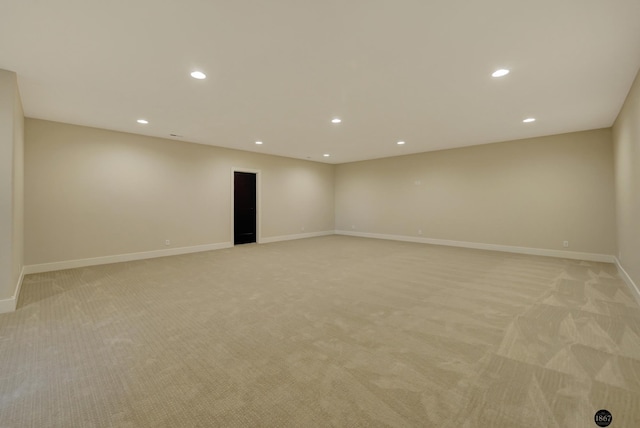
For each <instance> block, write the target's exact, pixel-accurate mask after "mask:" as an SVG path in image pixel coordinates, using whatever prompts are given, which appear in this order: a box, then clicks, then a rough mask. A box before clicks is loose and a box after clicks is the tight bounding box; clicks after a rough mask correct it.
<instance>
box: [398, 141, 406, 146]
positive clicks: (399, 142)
mask: <svg viewBox="0 0 640 428" xmlns="http://www.w3.org/2000/svg"><path fill="white" fill-rule="evenodd" d="M396 144H397V145H399V146H402V145H403V144H404V141H398V142H397V143H396Z"/></svg>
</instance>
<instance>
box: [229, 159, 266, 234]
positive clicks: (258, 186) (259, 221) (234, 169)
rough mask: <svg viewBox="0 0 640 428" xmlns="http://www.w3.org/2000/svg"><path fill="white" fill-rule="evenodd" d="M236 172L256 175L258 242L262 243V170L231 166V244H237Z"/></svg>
mask: <svg viewBox="0 0 640 428" xmlns="http://www.w3.org/2000/svg"><path fill="white" fill-rule="evenodd" d="M236 172H248V173H250V174H255V175H256V244H260V243H261V241H262V234H261V231H262V207H261V204H260V195H261V194H262V186H261V184H260V183H261V179H260V175H261V173H262V172H261V171H260V170H259V169H251V168H242V167H235V166H234V167H232V168H231V204H230V205H231V216H230V219H231V241H230V242H231V245H232V246H235V244H234V242H235V224H234V223H235V222H234V199H235V195H234V193H235V173H236Z"/></svg>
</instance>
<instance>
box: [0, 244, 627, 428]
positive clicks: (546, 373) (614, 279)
mask: <svg viewBox="0 0 640 428" xmlns="http://www.w3.org/2000/svg"><path fill="white" fill-rule="evenodd" d="M0 367H1V370H0V426H1V427H82V428H89V427H217V426H220V427H241V426H242V427H243V426H286V427H316V426H317V427H326V426H336V427H377V426H393V427H410V426H416V427H456V428H460V427H498V428H500V427H505V428H517V427H539V428H552V427H563V428H564V427H596V425H595V423H594V421H593V416H594V414H595V412H596V411H598V410H599V409H608V410H609V411H610V412H611V413H612V415H613V423H612V425H611V427H616V428H619V427H630V428H631V427H640V308H639V307H638V305H637V303H636V302H635V301H634V299H633V297H632V295H631V293H630V292H629V291H628V290H627V288H626V286H625V284H624V283H623V282H622V280H621V279H619V277H618V276H617V274H616V269H615V267H614V266H613V265H611V264H603V263H592V262H580V261H573V260H562V259H554V258H546V257H534V256H525V255H514V254H506V253H498V252H487V251H478V250H468V249H458V248H448V247H438V246H430V245H422V244H411V243H402V242H393V241H382V240H368V239H361V238H352V237H344V236H328V237H322V238H313V239H306V240H299V241H290V242H281V243H274V244H266V245H249V246H240V247H235V248H233V249H228V250H219V251H213V252H207V253H199V254H190V255H184V256H176V257H167V258H161V259H154V260H146V261H138V262H130V263H120V264H113V265H106V266H96V267H89V268H80V269H73V270H66V271H60V272H53V273H45V274H37V275H29V276H27V277H26V278H25V282H24V285H23V288H22V294H21V296H20V301H19V304H18V310H17V312H15V313H11V314H4V315H0Z"/></svg>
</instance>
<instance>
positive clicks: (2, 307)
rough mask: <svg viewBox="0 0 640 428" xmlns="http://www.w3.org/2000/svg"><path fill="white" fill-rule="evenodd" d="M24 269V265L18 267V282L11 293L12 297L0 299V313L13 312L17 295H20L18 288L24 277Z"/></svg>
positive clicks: (16, 302)
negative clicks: (20, 267)
mask: <svg viewBox="0 0 640 428" xmlns="http://www.w3.org/2000/svg"><path fill="white" fill-rule="evenodd" d="M24 274H25V269H24V266H23V267H22V269H20V277H19V278H18V283H17V284H16V291H15V293H13V296H12V297H9V298H8V299H2V300H0V314H5V313H7V312H13V311H15V310H16V306H17V304H18V296H20V288H21V287H22V280H23V279H24Z"/></svg>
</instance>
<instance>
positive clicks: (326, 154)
mask: <svg viewBox="0 0 640 428" xmlns="http://www.w3.org/2000/svg"><path fill="white" fill-rule="evenodd" d="M322 156H324V157H325V158H328V157H329V156H330V155H329V153H325V154H323V155H322Z"/></svg>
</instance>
